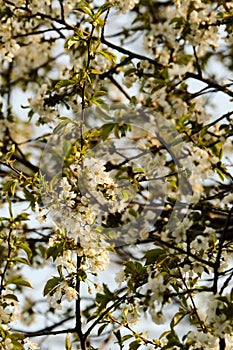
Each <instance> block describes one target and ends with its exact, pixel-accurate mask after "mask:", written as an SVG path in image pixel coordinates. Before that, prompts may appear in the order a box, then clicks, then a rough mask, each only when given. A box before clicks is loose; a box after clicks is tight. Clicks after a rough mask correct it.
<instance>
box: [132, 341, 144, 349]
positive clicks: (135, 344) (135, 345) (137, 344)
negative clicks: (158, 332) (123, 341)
mask: <svg viewBox="0 0 233 350" xmlns="http://www.w3.org/2000/svg"><path fill="white" fill-rule="evenodd" d="M140 346H141V344H140V343H139V342H138V341H137V340H135V341H133V342H132V343H130V344H129V350H137V349H138V348H139V347H140Z"/></svg>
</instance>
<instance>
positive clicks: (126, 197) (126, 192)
mask: <svg viewBox="0 0 233 350" xmlns="http://www.w3.org/2000/svg"><path fill="white" fill-rule="evenodd" d="M121 193H122V196H123V198H124V201H125V202H127V201H128V200H129V195H130V191H129V190H121Z"/></svg>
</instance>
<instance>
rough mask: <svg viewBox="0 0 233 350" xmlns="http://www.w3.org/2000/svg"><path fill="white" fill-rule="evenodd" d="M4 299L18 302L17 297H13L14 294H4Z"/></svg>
mask: <svg viewBox="0 0 233 350" xmlns="http://www.w3.org/2000/svg"><path fill="white" fill-rule="evenodd" d="M4 299H9V300H14V301H17V302H18V301H19V300H18V298H17V296H16V295H14V294H5V295H4Z"/></svg>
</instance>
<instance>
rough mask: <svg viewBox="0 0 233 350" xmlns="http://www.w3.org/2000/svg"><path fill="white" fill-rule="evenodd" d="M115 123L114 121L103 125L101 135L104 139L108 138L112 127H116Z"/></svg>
mask: <svg viewBox="0 0 233 350" xmlns="http://www.w3.org/2000/svg"><path fill="white" fill-rule="evenodd" d="M114 125H115V124H114V123H108V124H104V125H103V126H102V128H101V129H102V131H101V137H102V140H103V141H105V140H106V139H107V138H108V136H109V135H110V133H111V131H112V129H113V128H114Z"/></svg>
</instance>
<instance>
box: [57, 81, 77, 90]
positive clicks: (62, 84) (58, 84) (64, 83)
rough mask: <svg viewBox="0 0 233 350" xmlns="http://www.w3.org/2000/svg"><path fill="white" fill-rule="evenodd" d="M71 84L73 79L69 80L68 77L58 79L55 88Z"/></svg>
mask: <svg viewBox="0 0 233 350" xmlns="http://www.w3.org/2000/svg"><path fill="white" fill-rule="evenodd" d="M72 84H73V81H72V80H70V79H64V80H60V81H59V82H58V83H57V84H56V85H55V89H59V88H61V87H64V86H69V85H72Z"/></svg>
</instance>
